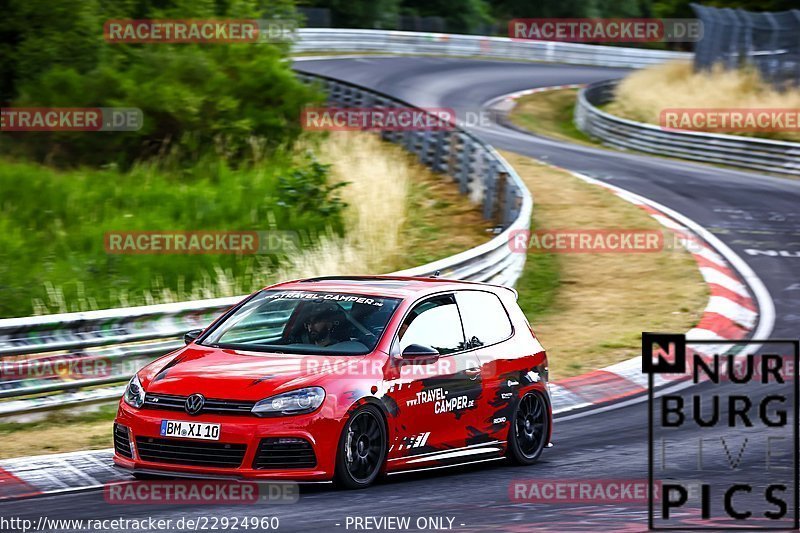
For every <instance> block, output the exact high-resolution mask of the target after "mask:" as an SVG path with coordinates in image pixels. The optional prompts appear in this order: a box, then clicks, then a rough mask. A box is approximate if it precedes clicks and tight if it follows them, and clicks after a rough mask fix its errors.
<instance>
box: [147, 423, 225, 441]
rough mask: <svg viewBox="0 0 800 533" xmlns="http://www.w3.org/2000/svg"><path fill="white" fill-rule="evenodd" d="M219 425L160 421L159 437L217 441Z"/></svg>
mask: <svg viewBox="0 0 800 533" xmlns="http://www.w3.org/2000/svg"><path fill="white" fill-rule="evenodd" d="M219 427H220V426H219V424H204V423H202V422H185V421H178V420H162V421H161V436H162V437H178V438H181V439H204V440H219Z"/></svg>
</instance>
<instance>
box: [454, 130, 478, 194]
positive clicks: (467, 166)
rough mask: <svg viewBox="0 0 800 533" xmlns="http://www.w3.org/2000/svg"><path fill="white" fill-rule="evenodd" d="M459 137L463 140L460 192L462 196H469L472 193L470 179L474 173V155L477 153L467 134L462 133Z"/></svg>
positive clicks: (459, 177) (459, 181) (459, 174)
mask: <svg viewBox="0 0 800 533" xmlns="http://www.w3.org/2000/svg"><path fill="white" fill-rule="evenodd" d="M458 136H459V137H460V138H461V158H460V159H461V162H460V168H459V172H458V190H459V192H461V194H468V193H469V192H470V190H469V178H470V175H472V171H473V165H474V159H473V154H474V152H475V147H474V146H473V144H472V139H470V138H469V137H468V136H467V135H466V134H463V133H460V134H459V135H458Z"/></svg>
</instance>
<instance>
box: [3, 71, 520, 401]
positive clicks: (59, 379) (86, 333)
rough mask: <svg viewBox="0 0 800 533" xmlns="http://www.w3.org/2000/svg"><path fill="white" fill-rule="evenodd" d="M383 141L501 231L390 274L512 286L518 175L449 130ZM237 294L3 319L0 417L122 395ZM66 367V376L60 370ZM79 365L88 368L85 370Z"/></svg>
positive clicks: (367, 97)
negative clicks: (444, 179)
mask: <svg viewBox="0 0 800 533" xmlns="http://www.w3.org/2000/svg"><path fill="white" fill-rule="evenodd" d="M299 76H300V77H301V78H304V79H306V80H307V81H311V82H317V83H320V84H321V85H322V87H323V88H324V89H325V91H326V92H327V93H328V95H329V99H330V102H331V104H332V105H337V106H351V107H405V108H408V107H413V106H411V104H409V103H407V102H403V101H400V100H397V99H394V98H392V97H390V96H388V95H385V94H381V93H377V92H374V91H369V90H367V89H365V88H362V87H359V86H356V85H352V84H349V83H344V82H341V81H337V80H334V79H332V78H326V77H322V76H316V75H311V74H307V73H300V74H299ZM382 135H383V137H384V138H385V139H386V140H389V141H392V142H395V143H399V144H402V145H403V146H404V147H405V148H406V149H407V150H409V151H410V152H412V153H414V154H416V155H417V156H418V157H419V160H420V161H421V162H422V163H423V164H425V165H427V166H428V167H430V168H431V169H433V170H434V171H436V172H441V173H445V174H447V175H450V176H452V178H453V180H454V182H456V183H457V184H458V187H459V189H460V191H461V192H462V193H463V194H466V195H469V197H470V198H471V199H472V200H473V201H475V202H478V203H480V204H481V205H482V207H483V214H484V216H485V218H487V219H489V220H494V221H495V223H496V225H497V228H498V233H499V234H498V235H497V236H495V237H494V238H493V239H492V240H490V241H489V242H487V243H484V244H482V245H480V246H478V247H476V248H473V249H471V250H467V251H465V252H463V253H460V254H457V255H454V256H452V257H448V258H446V259H442V260H440V261H436V262H434V263H430V264H427V265H423V266H420V267H416V268H412V269H409V270H404V271H402V272H396V274H402V275H408V276H428V275H431V274H433V273H434V272H436V271H439V272H440V275H441V277H443V278H452V279H463V280H473V281H484V282H491V283H497V284H505V285H513V284H514V283H515V282H516V280H517V279H518V278H519V276H520V274H521V272H522V268H523V266H524V264H525V254H519V253H513V252H512V251H511V249H510V247H509V246H508V239H509V235H510V234H511V232H513V231H516V230H520V229H528V228H529V225H530V218H531V213H532V209H533V199H532V198H531V195H530V193H529V192H528V190H527V188H526V187H525V185H524V184H523V182H522V180H521V179H520V178H519V176H518V175H517V173H516V172H515V171H514V169H513V168H512V167H511V166H510V165H509V164H508V163H507V162H506V161H505V160H504V159H503V158H502V157H501V156H500V155H499V154H498V153H497V152H496V151H495V150H494V149H493V148H492V147H491V146H490V145H488V144H486V143H484V142H483V141H481V140H480V139H478V138H477V137H475V136H474V135H472V134H470V133H469V132H467V131H465V130H463V129H461V128H458V127H455V126H454V128H453V129H452V130H444V131H406V132H384V133H383V134H382ZM242 298H243V296H242V297H234V298H218V299H212V300H202V301H195V302H185V303H176V304H164V305H154V306H143V307H133V308H125V309H110V310H104V311H91V312H86V313H68V314H58V315H46V316H38V317H28V318H13V319H5V320H0V374H2V375H0V416H3V415H11V414H20V413H26V412H31V411H39V410H45V409H49V408H55V407H62V406H72V405H78V404H82V403H88V402H97V401H103V400H109V399H112V398H116V397H119V396H120V395H121V393H122V390H123V386H121V385H116V386H113V387H108V385H109V384H119V383H122V382H124V381H127V380H128V379H129V378H130V376H132V375H133V373H134V372H135V371H136V369H138V368H139V367H141V366H143V365H144V364H146V363H147V362H149V361H151V360H153V359H154V358H156V357H158V356H161V355H164V354H166V353H169V352H170V351H172V350H174V349H176V348H178V347H180V346H182V345H183V341H182V336H183V334H184V333H185V332H186V331H188V330H190V329H196V328H204V327H206V326H208V325H209V324H210V323H211V322H212V321H213V320H214V319H215V318H216V317H218V316H220V315H221V314H222V313H224V312H225V310H227V309H228V308H230V307H231V306H233V305H235V304H236V303H238V302H239V301H240V300H241V299H242ZM66 365H70V366H69V368H70V369H72V371H67V372H61V371H58V370H59V369H63V368H64V367H65V366H66ZM81 368H89V369H90V371H89V372H87V373H84V374H81V371H80V369H81ZM32 369H36V370H32ZM48 369H49V370H50V371H48ZM9 371H10V372H9ZM87 374H91V375H87ZM53 393H55V394H53Z"/></svg>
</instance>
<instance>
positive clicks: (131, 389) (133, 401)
mask: <svg viewBox="0 0 800 533" xmlns="http://www.w3.org/2000/svg"><path fill="white" fill-rule="evenodd" d="M122 397H123V398H124V399H125V403H127V404H128V405H130V406H131V407H135V408H137V409H138V408H140V407H141V406H143V405H144V387H142V383H141V382H140V381H139V376H137V375H136V374H134V375H133V377H132V378H131V380H130V381H129V382H128V386H127V387H125V394H124V395H123V396H122Z"/></svg>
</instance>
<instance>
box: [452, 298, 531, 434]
mask: <svg viewBox="0 0 800 533" xmlns="http://www.w3.org/2000/svg"><path fill="white" fill-rule="evenodd" d="M455 297H456V302H457V304H458V308H459V312H460V314H461V321H462V324H463V326H464V335H465V337H466V339H467V343H468V345H469V347H470V348H471V352H470V353H471V354H472V355H473V356H474V357H476V358H477V359H478V360H479V361H480V367H481V373H482V379H481V385H482V387H483V394H482V395H481V402H480V405H479V406H478V407H479V413H480V415H479V416H478V417H476V420H475V421H474V422H473V424H474V425H473V427H474V428H475V431H476V432H478V433H479V434H481V435H483V436H484V437H485V438H486V439H487V440H501V441H504V440H506V437H507V434H508V428H509V424H510V423H511V417H512V416H513V415H512V408H513V406H514V402H515V401H516V397H517V391H518V389H519V385H520V378H521V376H520V374H519V373H512V374H509V373H507V372H505V371H504V369H505V368H506V366H507V365H506V364H505V362H506V361H508V360H510V359H515V358H516V357H517V356H518V355H520V354H517V353H516V352H515V348H514V346H513V342H511V339H512V338H513V333H514V328H513V326H512V323H511V319H510V317H509V315H508V312H507V311H506V309H505V307H504V306H503V303H502V302H501V301H500V298H498V297H497V295H496V294H494V293H492V292H489V291H480V290H462V291H457V292H456V293H455ZM476 414H477V413H476Z"/></svg>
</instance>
